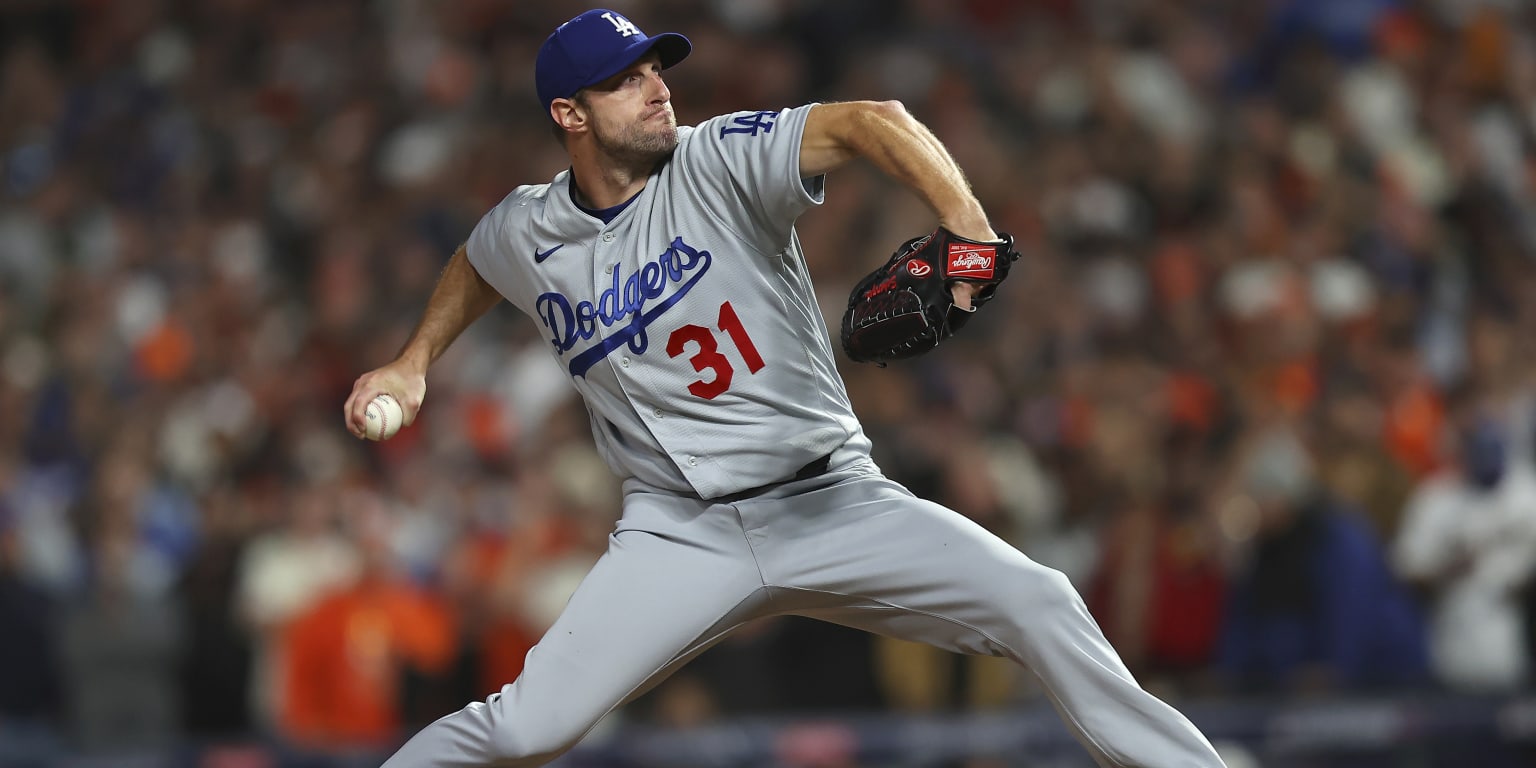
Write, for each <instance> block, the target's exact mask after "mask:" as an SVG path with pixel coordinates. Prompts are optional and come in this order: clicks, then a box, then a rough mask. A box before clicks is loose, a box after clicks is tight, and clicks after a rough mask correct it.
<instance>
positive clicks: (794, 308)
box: [346, 9, 1221, 768]
mask: <svg viewBox="0 0 1536 768" xmlns="http://www.w3.org/2000/svg"><path fill="white" fill-rule="evenodd" d="M690 50H691V44H690V43H689V41H688V40H687V39H686V38H684V37H683V36H681V35H677V34H661V35H656V36H654V37H652V36H647V35H646V34H645V33H644V32H642V31H641V30H640V29H639V28H638V27H637V26H636V25H635V24H634V23H633V22H631V21H630V20H629V19H627V18H625V17H624V16H622V15H620V14H618V13H615V12H613V11H609V10H602V9H598V10H592V11H588V12H586V13H583V14H581V15H580V16H577V17H576V18H574V19H571V20H570V21H568V22H566V23H565V24H563V25H561V26H560V27H559V28H558V29H556V30H555V31H554V32H553V33H552V34H551V35H550V36H549V38H548V40H547V41H546V42H545V44H544V46H543V47H542V48H541V49H540V51H539V54H538V60H537V64H536V73H535V74H536V80H537V89H538V94H539V98H540V99H541V101H542V102H543V106H544V109H545V112H546V114H547V117H548V119H549V120H550V121H551V122H552V127H553V130H554V131H555V133H556V134H557V136H559V138H560V141H561V143H562V144H563V145H564V147H565V150H566V152H567V153H568V154H569V156H570V167H569V169H567V170H565V171H563V172H561V173H559V174H557V175H556V176H555V177H554V178H553V179H552V180H550V181H549V182H548V183H546V184H536V185H529V186H523V187H519V188H517V189H516V190H514V191H513V192H512V193H511V194H510V195H508V196H507V197H506V199H504V200H503V201H501V203H500V204H499V205H497V206H496V207H495V208H493V209H492V210H491V211H490V212H489V213H487V214H485V216H484V217H483V218H482V219H481V220H480V222H479V224H478V225H477V226H476V227H475V228H474V231H473V232H472V234H471V235H470V237H469V240H468V242H467V243H465V244H464V246H462V247H460V248H459V249H458V251H457V252H456V253H455V254H454V255H453V257H452V259H451V260H450V261H449V263H448V265H447V267H446V268H445V269H444V271H443V273H442V276H441V277H440V279H439V282H438V284H437V286H436V288H435V290H434V292H433V293H432V296H431V299H430V300H429V302H428V305H427V307H426V310H425V311H424V313H423V316H422V318H421V320H420V323H419V325H418V326H417V328H416V330H415V332H414V333H413V334H412V336H411V338H410V340H409V341H408V342H407V343H406V345H405V347H404V348H403V350H402V351H401V353H400V355H399V357H398V358H397V359H395V360H394V361H393V362H390V363H389V364H387V365H385V366H383V367H382V368H379V369H377V370H374V371H371V372H369V373H367V374H365V375H363V376H362V377H360V378H359V379H358V380H357V383H356V385H355V386H354V388H353V391H352V395H351V397H350V398H349V399H348V401H347V404H346V419H347V423H348V426H349V428H350V429H351V430H352V431H353V432H354V433H355V434H357V435H359V436H361V435H362V434H363V430H364V425H365V422H364V411H365V409H366V407H367V404H368V403H369V402H370V401H371V400H372V399H373V398H374V397H375V396H378V395H381V394H389V395H392V396H394V398H395V399H396V400H398V401H399V402H400V404H401V405H402V407H403V411H404V419H405V423H406V424H409V423H410V422H411V420H413V419H414V418H415V415H416V413H417V411H418V409H419V408H420V407H421V403H422V399H423V397H424V396H425V394H426V378H425V377H426V372H427V369H428V367H429V366H430V365H431V364H432V362H433V361H434V360H436V359H437V358H438V357H439V356H440V355H441V354H442V353H443V351H444V350H445V349H446V348H447V347H448V345H449V344H450V343H451V342H452V341H453V340H454V339H455V338H456V337H457V336H458V335H459V334H460V333H461V332H462V331H463V330H464V329H465V328H466V327H467V326H468V325H469V324H470V323H471V322H473V321H474V320H475V319H476V318H478V317H480V316H481V315H482V314H484V313H485V312H486V311H487V310H488V309H489V308H490V307H491V306H492V305H493V304H495V303H496V302H497V301H500V300H502V299H505V300H507V301H509V302H511V303H512V304H514V305H515V306H516V307H517V308H518V309H520V310H522V311H523V312H524V313H526V314H527V315H529V317H530V318H531V319H532V320H533V322H535V323H536V324H537V325H538V327H539V329H540V330H541V332H542V334H543V337H544V339H545V340H546V342H547V344H548V349H549V353H550V354H551V355H553V356H554V357H555V359H556V360H557V361H559V364H560V366H561V367H562V368H564V369H565V370H566V371H567V372H569V374H570V377H571V381H572V383H573V384H574V385H575V387H576V389H577V390H578V391H579V392H580V393H581V396H582V398H583V399H584V400H585V403H586V406H587V409H588V411H589V413H590V415H591V422H592V435H593V437H594V438H595V440H596V442H597V446H598V449H599V451H600V452H601V453H602V455H603V458H604V459H605V460H606V461H607V463H608V464H609V466H610V467H612V469H613V471H614V472H615V473H617V474H618V475H619V476H620V477H621V478H623V493H624V498H623V514H622V517H621V519H620V520H619V521H618V524H617V526H616V528H615V530H614V532H613V534H612V536H611V537H610V539H609V543H608V550H607V552H606V553H605V554H604V555H603V557H602V558H601V559H600V560H599V562H598V563H597V564H596V565H595V566H594V567H593V568H592V571H591V572H590V573H589V574H588V575H587V577H586V579H585V580H584V581H583V582H582V584H581V586H580V587H579V588H578V589H577V591H576V593H575V595H574V596H573V597H572V598H571V600H570V603H569V604H568V606H567V607H566V609H565V611H564V613H563V614H562V615H561V616H560V617H559V619H558V620H556V621H555V623H554V625H553V626H552V627H551V628H550V629H549V632H548V634H546V635H545V636H544V638H543V639H542V640H541V641H540V642H539V643H538V645H537V646H536V647H535V648H534V649H533V650H532V651H531V652H529V654H528V657H527V662H526V665H525V667H524V670H523V673H522V675H521V676H520V677H518V679H517V680H515V681H511V682H509V683H508V684H507V685H505V686H503V687H502V689H501V690H500V691H498V692H496V693H494V694H492V695H491V696H490V697H489V698H488V699H486V700H485V701H483V702H475V703H472V704H470V705H469V706H467V707H465V708H464V709H462V710H460V711H458V712H456V713H453V714H451V715H448V716H446V717H444V718H442V719H440V720H438V721H437V722H435V723H433V724H431V725H429V726H427V727H426V728H424V729H422V730H421V732H420V733H418V734H416V735H415V737H414V738H412V739H411V740H410V741H409V742H408V743H406V744H405V745H404V747H402V748H401V749H400V751H399V752H398V753H396V754H395V755H394V756H393V757H392V758H391V759H390V760H389V762H387V763H386V765H387V766H390V767H391V768H407V767H409V768H418V767H423V766H442V767H444V768H446V767H447V766H487V765H497V766H535V765H542V764H544V763H546V762H548V761H550V760H552V759H553V758H555V757H556V756H558V755H559V754H561V753H562V752H564V751H566V750H567V749H569V748H570V747H571V746H572V745H574V744H575V743H576V742H577V741H578V740H579V739H581V737H582V736H583V734H585V733H586V732H587V731H588V730H589V729H591V728H592V727H593V725H594V724H596V723H597V722H598V721H599V720H600V719H601V718H602V717H603V716H604V715H606V714H607V713H608V712H610V711H611V710H613V709H614V708H616V707H618V706H620V705H622V704H624V703H625V702H627V701H629V700H631V699H633V698H634V697H636V696H638V695H639V694H641V693H642V692H644V691H645V690H647V688H648V687H650V686H651V685H653V684H655V683H656V682H658V681H660V680H661V679H663V678H664V677H666V676H667V675H668V674H669V673H670V672H672V671H673V670H675V669H677V668H678V667H679V666H680V665H682V664H684V663H686V662H687V661H688V660H689V659H690V658H692V657H694V656H696V655H698V654H699V653H700V652H702V651H703V650H705V649H706V648H708V647H709V646H710V645H711V644H713V643H715V642H717V641H719V640H720V639H721V638H723V637H725V636H726V635H727V634H728V633H730V632H731V631H732V629H734V628H736V627H738V626H739V625H741V624H742V623H744V622H746V621H749V620H751V619H754V618H757V617H761V616H766V615H771V614H797V615H802V616H810V617H814V618H818V619H823V620H826V621H832V622H837V623H839V624H844V625H847V626H851V627H857V628H861V629H864V630H868V631H870V632H878V633H881V634H885V635H891V636H894V637H900V638H906V639H909V640H917V641H921V642H925V643H930V644H932V645H935V646H939V647H942V648H946V649H949V650H952V651H958V652H963V653H972V654H989V655H993V656H1004V657H1007V658H1009V659H1012V660H1014V661H1015V662H1017V663H1019V664H1021V665H1023V666H1025V667H1026V668H1028V669H1029V670H1030V671H1032V672H1033V673H1034V674H1036V675H1037V676H1038V677H1039V678H1040V680H1041V682H1042V683H1043V685H1044V689H1045V690H1046V692H1047V693H1048V694H1049V696H1050V698H1051V700H1052V702H1053V703H1054V704H1055V705H1056V707H1057V709H1058V710H1059V711H1060V712H1061V715H1062V718H1063V719H1064V721H1065V722H1066V724H1067V725H1068V726H1069V727H1070V728H1071V730H1072V731H1073V732H1074V733H1075V734H1076V736H1077V737H1078V739H1079V740H1080V741H1081V743H1082V745H1083V746H1084V747H1085V748H1086V749H1087V750H1088V751H1089V752H1090V753H1091V754H1092V755H1093V757H1094V759H1095V760H1096V761H1097V762H1098V763H1099V764H1100V765H1103V766H1148V767H1150V768H1213V767H1214V766H1220V765H1221V761H1220V759H1219V758H1218V757H1217V755H1216V753H1215V751H1214V750H1213V749H1212V748H1211V746H1210V744H1209V743H1208V742H1207V741H1206V739H1205V738H1204V737H1203V736H1202V735H1201V734H1200V733H1199V731H1197V730H1196V729H1195V727H1194V726H1193V725H1191V723H1190V722H1189V721H1188V720H1187V719H1186V718H1184V717H1183V716H1182V715H1181V714H1179V713H1178V712H1176V711H1175V710H1174V709H1172V708H1171V707H1169V706H1168V705H1166V704H1165V703H1163V702H1162V701H1159V700H1158V699H1157V698H1155V697H1153V696H1152V695H1150V694H1148V693H1147V692H1146V691H1144V690H1143V689H1142V688H1141V687H1140V686H1139V685H1138V684H1137V682H1136V681H1135V680H1134V679H1133V678H1132V677H1131V674H1130V673H1129V672H1128V671H1127V670H1126V667H1125V665H1124V664H1123V663H1122V662H1121V660H1120V658H1119V657H1118V656H1117V655H1116V653H1115V651H1114V649H1113V648H1111V647H1110V645H1109V644H1108V643H1107V642H1106V641H1105V639H1104V636H1103V634H1102V633H1101V632H1100V631H1099V628H1098V627H1097V625H1095V623H1094V621H1093V619H1092V618H1091V617H1090V616H1089V614H1088V612H1087V610H1086V609H1085V608H1084V606H1083V602H1082V600H1081V599H1080V598H1079V597H1078V595H1077V593H1076V592H1075V591H1074V590H1073V588H1072V586H1071V585H1070V583H1069V582H1068V581H1067V580H1066V578H1065V577H1063V576H1062V575H1061V574H1060V573H1057V572H1055V571H1052V570H1050V569H1048V568H1045V567H1043V566H1041V565H1039V564H1037V563H1035V562H1033V561H1031V560H1029V559H1028V558H1026V557H1025V556H1024V555H1022V554H1021V553H1019V552H1018V551H1017V550H1016V549H1014V548H1013V547H1011V546H1009V545H1008V544H1006V543H1004V542H1003V541H1001V540H1000V539H998V538H996V537H995V536H993V535H991V534H990V533H988V532H987V531H985V530H983V529H982V528H981V527H980V526H978V525H976V524H975V523H973V522H971V521H970V520H968V519H966V518H965V517H963V516H962V515H960V514H958V513H956V512H953V511H951V510H949V509H946V508H944V507H942V506H940V505H938V504H935V503H932V502H929V501H925V500H923V499H919V498H916V497H915V496H913V495H912V494H911V493H910V492H908V491H907V490H906V489H905V488H903V487H902V486H900V485H898V484H897V483H895V482H892V481H891V480H889V479H887V478H886V477H884V476H883V475H882V474H881V472H880V469H879V468H878V467H877V466H876V465H875V464H874V463H873V462H872V461H871V460H870V445H869V441H868V440H867V439H866V438H865V435H864V432H863V431H862V429H861V428H860V425H859V422H858V420H857V419H856V418H855V416H854V413H853V410H852V408H851V407H850V405H849V401H848V395H847V393H846V392H845V391H844V387H843V384H842V381H841V379H840V378H839V376H838V373H837V368H836V365H835V361H834V356H833V349H832V346H831V344H830V342H829V334H828V333H827V329H826V327H825V323H824V321H823V320H822V316H821V313H820V311H819V309H818V307H817V303H816V299H815V295H814V292H813V291H812V287H811V279H810V275H809V274H807V270H806V262H805V257H804V255H803V253H802V252H801V247H800V242H799V240H798V238H797V237H796V234H795V226H794V225H795V220H796V218H797V217H798V216H799V215H800V214H801V213H802V212H804V211H805V210H807V209H808V208H810V207H812V206H815V205H817V204H819V203H820V202H821V201H822V197H823V182H824V177H825V175H826V174H827V173H830V172H832V171H834V170H836V169H838V168H840V167H842V166H843V165H845V164H847V163H849V162H851V161H853V160H855V159H858V158H863V159H864V160H866V161H868V162H871V163H873V164H874V165H875V166H876V167H877V168H879V169H880V170H881V171H883V172H884V173H885V174H886V175H887V176H889V177H890V178H891V179H893V180H895V181H896V182H898V183H900V184H902V185H904V186H906V187H908V188H910V189H911V190H912V191H913V192H914V193H915V194H917V195H919V196H920V197H921V199H922V200H923V201H924V202H926V203H927V204H928V206H929V207H930V208H932V209H933V211H934V213H935V214H936V225H935V226H934V228H933V230H932V231H931V232H929V233H928V234H925V235H922V236H920V237H916V238H914V239H913V240H911V241H909V242H907V243H905V244H903V245H902V246H901V247H900V248H898V249H897V250H896V253H895V255H894V256H892V257H891V258H890V260H889V261H888V262H887V263H886V264H885V265H884V266H882V267H881V268H879V269H878V270H876V271H875V272H874V274H871V275H870V276H869V277H868V278H866V279H865V280H864V281H862V282H861V283H860V284H859V285H858V286H857V287H856V288H855V289H854V290H853V292H852V294H851V295H850V297H849V304H848V307H847V311H846V313H845V315H844V317H843V323H842V328H841V333H840V340H841V343H842V345H843V347H844V349H845V351H846V353H847V354H848V356H849V357H850V358H851V359H853V360H858V361H871V362H876V363H880V364H884V363H885V362H886V361H889V360H897V359H901V358H905V357H910V356H913V355H917V354H921V353H922V352H924V351H926V350H928V349H931V348H932V347H934V346H935V345H937V344H938V343H940V342H942V341H943V340H944V339H945V338H947V337H948V336H949V335H950V334H952V333H954V332H956V331H957V330H959V329H960V328H961V327H962V326H963V325H964V324H965V320H966V318H968V317H969V316H970V314H971V313H972V312H974V311H976V309H977V308H978V307H980V306H981V305H982V304H984V303H985V302H986V301H987V300H988V299H990V298H991V297H992V294H993V292H994V290H995V289H996V288H997V286H998V283H999V282H1000V281H1002V280H1003V278H1004V277H1005V276H1006V275H1007V272H1008V268H1009V265H1010V264H1011V262H1012V261H1013V260H1014V259H1015V258H1017V253H1015V252H1014V249H1013V242H1012V239H1011V238H1009V237H1008V236H1007V235H1005V234H1001V233H998V232H996V231H994V230H993V228H992V226H991V224H989V222H988V219H987V217H986V215H985V213H984V212H983V211H982V208H981V205H980V204H979V203H978V202H977V200H976V198H975V197H974V196H973V195H972V193H971V191H970V189H969V185H968V184H967V182H966V180H965V178H964V176H963V175H962V173H961V171H960V169H959V168H957V167H956V165H955V163H954V161H953V160H952V159H951V157H950V155H949V153H948V152H947V151H946V150H945V148H944V147H943V146H942V145H941V144H940V143H939V141H938V140H937V139H936V138H935V137H934V136H933V134H932V133H930V132H929V131H928V130H927V129H926V128H924V127H923V126H922V125H921V124H919V123H918V122H917V121H916V120H915V119H913V117H912V116H911V115H910V114H909V113H908V112H907V111H906V110H905V109H904V108H903V107H902V106H901V105H900V104H898V103H894V102H886V103H874V102H850V103H838V104H811V105H807V106H800V107H795V108H789V109H780V110H773V111H749V112H738V113H735V114H728V115H722V116H720V117H716V118H713V119H711V120H707V121H705V122H703V123H701V124H699V125H697V126H692V127H679V126H678V125H677V122H676V118H675V117H674V115H673V111H672V104H671V92H670V91H668V89H667V85H666V82H665V81H664V79H663V77H662V74H663V71H664V70H665V69H667V68H668V67H671V66H673V65H675V64H677V63H678V62H680V61H682V60H683V59H684V58H685V57H686V56H687V55H688V54H689V52H690Z"/></svg>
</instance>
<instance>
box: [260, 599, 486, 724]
mask: <svg viewBox="0 0 1536 768" xmlns="http://www.w3.org/2000/svg"><path fill="white" fill-rule="evenodd" d="M456 641H457V633H456V630H455V626H454V622H453V619H452V618H451V617H450V615H449V612H448V610H447V608H446V607H445V606H444V605H443V603H442V602H440V601H439V600H438V599H437V598H435V597H434V596H432V595H431V594H429V593H426V592H423V591H421V590H418V589H415V588H413V587H411V586H409V585H406V584H398V583H388V582H381V581H364V582H362V583H359V584H357V585H354V586H351V587H348V588H346V589H343V590H340V591H338V592H335V593H333V594H331V595H330V596H328V597H326V598H324V599H322V600H320V601H318V602H317V603H316V604H315V605H314V606H312V607H311V608H310V609H309V610H308V611H306V612H304V613H303V614H301V615H299V616H298V617H296V618H295V619H294V620H293V622H292V623H291V624H290V625H289V626H288V628H287V631H286V632H285V633H284V635H283V643H284V646H285V648H284V650H285V654H284V658H285V660H286V665H285V667H284V669H283V670H282V675H283V694H284V695H283V701H282V711H281V722H282V726H283V729H284V731H285V733H286V735H287V736H288V738H289V739H291V740H292V741H294V742H295V743H297V744H302V745H305V746H309V747H322V748H323V747H366V746H383V745H387V744H390V743H392V742H393V741H395V740H396V739H398V738H399V736H400V733H399V730H400V727H401V716H400V701H399V685H400V680H401V676H402V674H403V673H404V671H405V670H406V669H407V668H410V667H413V668H415V669H418V670H421V671H423V672H427V673H434V672H441V671H442V670H444V669H445V668H446V667H447V666H448V665H449V664H450V663H451V662H452V661H453V658H454V655H455V652H456V650H457V648H456Z"/></svg>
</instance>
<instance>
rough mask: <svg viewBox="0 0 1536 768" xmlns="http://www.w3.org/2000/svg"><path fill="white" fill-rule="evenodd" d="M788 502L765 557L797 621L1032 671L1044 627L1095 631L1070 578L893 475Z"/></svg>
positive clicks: (770, 533)
mask: <svg viewBox="0 0 1536 768" xmlns="http://www.w3.org/2000/svg"><path fill="white" fill-rule="evenodd" d="M785 501H786V502H789V501H792V502H793V505H786V506H785V507H784V508H783V509H781V510H779V514H778V516H777V518H775V519H774V520H772V521H771V522H769V523H768V530H767V532H766V534H765V536H764V539H766V540H768V541H770V542H771V545H770V546H759V548H758V554H759V558H760V559H761V561H762V562H763V564H764V576H765V577H766V579H767V581H768V583H769V584H771V585H774V586H779V587H785V588H787V590H785V592H787V593H788V594H787V599H789V600H791V601H792V602H796V601H797V602H799V603H800V608H797V609H795V611H794V612H797V613H807V614H808V615H814V616H817V617H819V618H828V619H831V620H835V621H838V623H844V624H851V625H853V626H858V627H860V628H864V629H869V630H872V631H875V632H878V633H880V634H885V635H891V636H894V637H900V638H903V639H908V640H916V641H920V642H925V643H929V644H932V645H936V646H939V647H941V648H946V649H949V650H954V651H961V652H965V653H976V654H986V655H994V656H999V655H1001V656H1015V657H1016V658H1017V659H1018V660H1020V661H1024V662H1026V663H1028V662H1030V661H1032V659H1031V658H1030V656H1031V654H1030V652H1029V643H1028V642H1027V637H1026V636H1027V635H1028V634H1030V633H1031V632H1032V631H1033V630H1034V629H1035V627H1036V626H1037V625H1038V623H1039V622H1052V623H1059V622H1063V621H1066V622H1070V623H1073V624H1076V623H1079V622H1087V623H1088V624H1090V625H1092V619H1091V618H1089V617H1088V614H1087V610H1086V608H1085V607H1084V606H1083V602H1082V600H1081V598H1079V596H1078V594H1077V592H1076V590H1075V589H1074V588H1073V587H1072V584H1071V582H1069V581H1068V580H1067V578H1066V577H1065V576H1063V575H1062V574H1061V573H1060V572H1059V571H1056V570H1053V569H1051V568H1048V567H1046V566H1043V565H1040V564H1039V563H1036V562H1035V561H1033V560H1031V559H1029V558H1028V557H1027V556H1025V555H1024V554H1023V553H1022V552H1020V551H1019V550H1018V549H1017V548H1015V547H1014V546H1012V545H1011V544H1009V543H1008V542H1006V541H1004V540H1002V539H1001V538H999V537H997V536H996V535H994V534H992V533H991V532H990V531H987V530H986V529H985V528H982V527H981V526H980V525H978V524H976V523H975V522H974V521H972V520H970V519H968V518H966V517H965V516H963V515H961V514H959V513H957V512H954V511H953V510H950V509H947V508H945V507H943V506H941V505H939V504H935V503H933V502H930V501H927V500H924V499H920V498H917V497H915V496H913V495H912V494H911V493H909V492H908V491H906V489H904V488H902V487H901V486H899V485H897V484H896V483H893V482H891V481H889V480H886V479H885V478H880V477H872V478H867V479H861V480H857V481H854V482H847V483H840V484H838V485H835V486H831V487H829V488H823V489H820V490H818V491H814V492H812V493H808V494H804V495H803V496H800V497H796V498H795V499H793V500H785ZM781 503H784V502H781ZM764 512H765V513H766V512H767V510H764ZM796 593H798V595H799V596H798V597H791V596H789V595H794V594H796ZM1093 629H1094V630H1095V631H1096V629H1097V628H1096V626H1095V627H1093Z"/></svg>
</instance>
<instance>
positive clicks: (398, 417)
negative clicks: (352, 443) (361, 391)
mask: <svg viewBox="0 0 1536 768" xmlns="http://www.w3.org/2000/svg"><path fill="white" fill-rule="evenodd" d="M363 420H364V426H363V435H364V436H365V437H367V438H368V439H369V440H388V439H390V438H391V437H394V436H395V433H396V432H399V431H400V424H401V423H402V422H404V421H405V411H402V410H400V403H398V402H396V401H395V398H394V397H393V396H391V395H379V396H378V397H375V398H374V399H372V400H370V401H368V410H367V411H365V412H364V414H363Z"/></svg>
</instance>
